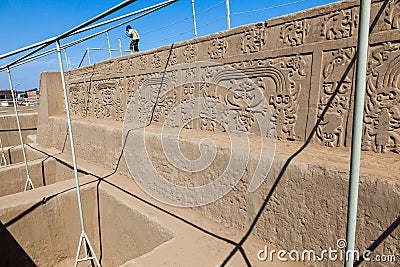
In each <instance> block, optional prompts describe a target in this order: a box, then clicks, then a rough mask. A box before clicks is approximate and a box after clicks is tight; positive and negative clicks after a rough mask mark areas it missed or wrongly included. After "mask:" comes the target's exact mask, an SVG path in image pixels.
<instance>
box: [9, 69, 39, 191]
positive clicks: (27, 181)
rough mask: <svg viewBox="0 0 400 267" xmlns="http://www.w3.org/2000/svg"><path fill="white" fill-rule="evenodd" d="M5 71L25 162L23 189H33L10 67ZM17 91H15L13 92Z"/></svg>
mask: <svg viewBox="0 0 400 267" xmlns="http://www.w3.org/2000/svg"><path fill="white" fill-rule="evenodd" d="M7 73H8V81H9V83H10V90H11V96H12V100H13V104H14V112H15V117H16V120H17V126H18V133H19V140H20V141H21V149H22V155H23V157H24V163H25V171H26V182H25V188H24V191H26V190H27V189H28V187H30V188H31V189H35V187H34V186H33V183H32V180H31V177H30V176H29V168H28V161H27V159H26V153H25V145H24V140H23V138H22V131H21V124H20V122H19V116H18V108H17V101H16V100H15V96H14V87H13V84H12V79H11V73H10V68H7ZM15 93H17V92H15Z"/></svg>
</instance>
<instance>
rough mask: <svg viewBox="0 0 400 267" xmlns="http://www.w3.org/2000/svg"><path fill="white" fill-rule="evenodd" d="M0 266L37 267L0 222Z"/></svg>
mask: <svg viewBox="0 0 400 267" xmlns="http://www.w3.org/2000/svg"><path fill="white" fill-rule="evenodd" d="M0 240H1V241H0V255H1V256H0V266H1V267H16V266H24V267H37V265H36V264H35V263H34V262H33V260H32V259H31V258H30V257H29V255H28V254H26V252H25V251H24V249H23V248H22V247H21V246H20V244H18V242H17V240H15V239H14V237H13V236H12V235H11V234H10V232H9V231H8V230H7V228H6V227H5V226H4V225H3V224H2V223H1V222H0Z"/></svg>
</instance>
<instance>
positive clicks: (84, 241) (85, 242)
mask: <svg viewBox="0 0 400 267" xmlns="http://www.w3.org/2000/svg"><path fill="white" fill-rule="evenodd" d="M56 48H57V54H58V61H59V64H60V74H61V84H62V88H63V93H64V104H65V113H66V115H67V123H68V134H69V141H70V145H71V156H72V164H73V167H74V178H75V186H76V195H77V199H78V210H79V219H80V223H81V230H82V233H81V237H80V240H79V246H78V251H77V255H76V261H75V266H77V265H78V262H80V261H85V260H91V259H93V260H95V261H96V264H97V266H100V263H99V262H98V260H97V258H96V255H95V254H94V251H93V248H92V247H91V245H90V242H89V239H88V238H87V236H86V233H85V224H84V221H83V212H82V201H81V193H80V188H79V178H78V167H77V165H76V156H75V146H74V138H73V135H72V123H71V115H70V112H69V101H68V93H67V87H66V85H65V76H64V67H63V62H62V56H61V47H60V41H59V40H56ZM81 246H83V247H84V250H85V257H84V258H83V259H79V254H80V250H81ZM87 248H89V250H90V253H88V251H87ZM89 254H90V255H89Z"/></svg>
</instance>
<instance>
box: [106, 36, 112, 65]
mask: <svg viewBox="0 0 400 267" xmlns="http://www.w3.org/2000/svg"><path fill="white" fill-rule="evenodd" d="M106 36H107V44H108V52H109V53H110V59H111V58H112V52H111V44H110V36H109V35H108V31H106Z"/></svg>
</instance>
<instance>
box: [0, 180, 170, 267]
mask: <svg viewBox="0 0 400 267" xmlns="http://www.w3.org/2000/svg"><path fill="white" fill-rule="evenodd" d="M71 185H73V184H72V183H71V181H65V182H61V183H58V184H55V185H51V186H48V187H45V188H40V189H37V190H33V191H29V192H25V193H20V194H14V195H12V196H7V197H3V198H0V203H2V204H3V203H9V205H0V206H1V210H0V219H1V221H2V222H3V223H2V224H1V229H0V230H1V231H0V235H1V238H0V240H3V241H4V242H1V244H0V254H1V255H2V257H0V266H49V267H50V266H52V267H54V266H58V267H61V266H72V265H73V264H74V261H75V256H76V251H77V248H78V242H79V236H80V233H81V227H80V223H79V213H78V208H77V198H76V192H75V190H73V186H72V187H71ZM66 188H67V190H68V188H72V189H70V190H68V191H67V192H65V193H61V194H60V192H63V191H65V190H66ZM50 192H51V193H50ZM49 193H50V195H49ZM81 196H82V205H83V213H84V219H85V228H86V229H85V230H86V233H87V235H88V237H89V240H90V242H91V243H92V245H93V248H94V251H95V253H96V255H97V257H98V258H99V259H101V263H102V265H103V266H120V265H122V264H124V263H125V262H127V261H129V260H132V259H134V258H137V257H140V256H142V255H144V254H146V253H148V252H150V251H152V250H153V249H155V248H156V247H158V246H160V245H161V244H163V243H165V242H167V241H168V240H170V239H172V237H173V234H172V232H170V231H169V230H167V229H166V228H165V227H163V226H161V225H160V224H158V223H156V222H154V221H153V220H152V219H150V218H149V217H148V216H146V215H143V214H142V213H140V212H139V211H138V210H136V209H135V208H134V207H131V206H127V205H126V204H124V202H123V201H122V200H120V199H118V198H117V197H115V196H113V195H112V194H110V193H108V192H106V191H104V190H102V189H101V188H98V187H97V186H96V184H95V183H90V184H89V185H87V186H84V187H82V190H81ZM6 198H9V199H8V200H7V199H6ZM11 198H13V199H14V200H15V201H10V200H11ZM82 250H83V249H82ZM3 255H4V256H3ZM82 264H83V263H82Z"/></svg>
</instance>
